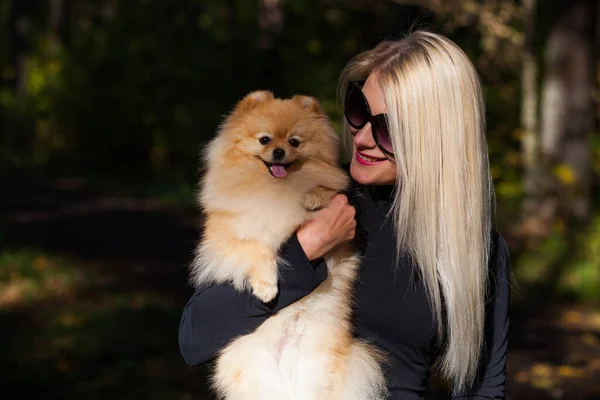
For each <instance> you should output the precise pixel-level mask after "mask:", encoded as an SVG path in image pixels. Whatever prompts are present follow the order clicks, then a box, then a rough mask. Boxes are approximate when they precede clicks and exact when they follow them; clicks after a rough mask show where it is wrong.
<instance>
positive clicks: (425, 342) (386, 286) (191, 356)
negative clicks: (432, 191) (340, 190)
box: [179, 187, 510, 400]
mask: <svg viewBox="0 0 600 400" xmlns="http://www.w3.org/2000/svg"><path fill="white" fill-rule="evenodd" d="M390 193H391V190H390V188H389V187H380V188H379V189H378V190H377V191H376V192H374V191H371V192H370V193H367V191H366V190H362V191H359V190H358V189H353V190H352V191H351V193H350V194H349V199H350V202H351V203H352V204H353V205H354V206H355V207H356V211H357V212H356V219H357V223H358V226H360V227H361V233H363V234H364V236H366V239H367V240H366V241H365V245H364V246H363V248H362V252H363V262H362V266H361V269H360V273H359V278H358V281H357V284H356V297H355V300H356V305H355V323H354V326H355V329H356V334H357V335H358V336H360V337H363V338H367V339H369V340H370V341H372V342H373V343H374V344H375V345H377V346H379V347H380V348H381V349H383V350H384V351H385V352H386V353H387V354H388V356H389V359H390V362H389V365H388V366H387V367H386V377H387V380H388V385H389V389H390V392H391V398H392V399H403V400H404V399H421V398H423V396H424V395H425V391H426V383H427V379H428V377H429V374H430V370H431V366H432V364H433V363H434V361H435V357H436V355H437V346H436V330H435V325H434V317H433V314H432V311H431V308H430V306H429V303H428V301H427V297H426V293H425V290H424V287H423V285H422V283H421V282H420V280H419V279H418V274H417V271H416V267H415V266H414V265H413V264H412V263H411V262H410V261H409V259H408V258H407V257H401V258H400V261H399V263H398V265H397V266H395V265H394V256H395V245H396V244H395V233H394V230H393V223H392V221H391V218H388V217H387V214H386V213H387V212H388V211H389V210H390V207H391V200H390V196H389V195H390ZM492 245H493V250H492V256H491V258H490V269H489V270H490V289H491V290H490V298H489V301H488V302H487V308H486V328H485V344H486V347H485V352H484V354H483V357H482V362H481V367H480V372H479V379H478V385H477V387H475V388H473V389H471V390H468V391H465V392H463V393H459V394H456V395H455V396H454V397H453V398H467V397H468V398H473V399H497V398H504V385H505V376H506V351H507V334H508V308H509V297H510V287H509V279H508V269H509V255H508V250H507V247H506V243H505V242H504V240H503V239H502V238H501V237H500V236H499V235H497V234H494V237H493V243H492ZM281 255H282V258H283V259H285V260H286V261H287V262H288V263H289V264H290V265H291V268H282V269H281V270H280V273H281V279H280V284H279V295H278V297H277V298H276V299H275V300H274V301H273V302H272V303H270V304H268V305H267V304H263V303H262V302H261V301H260V300H258V299H257V298H255V297H254V296H253V295H252V294H250V293H238V292H236V291H235V290H234V289H233V288H232V287H231V286H228V285H218V286H212V287H209V288H206V289H202V290H197V291H196V292H195V293H194V295H193V296H192V298H191V299H190V300H189V302H188V304H187V305H186V307H185V309H184V311H183V317H182V319H181V325H180V329H179V345H180V349H181V354H182V355H183V358H184V360H185V361H186V363H188V364H189V365H198V364H201V363H203V362H206V361H208V360H210V359H212V358H213V357H214V355H215V353H216V352H217V350H218V349H220V348H221V347H223V346H224V345H225V344H227V343H228V342H229V341H230V340H231V339H233V338H235V337H236V336H239V335H243V334H246V333H249V332H252V331H253V330H254V329H255V328H256V327H257V326H258V325H260V324H261V323H262V322H263V321H264V320H265V319H266V318H268V317H269V316H270V315H271V314H272V313H274V312H276V311H278V310H280V309H282V308H284V307H285V306H287V305H289V304H291V303H293V302H295V301H296V300H298V299H300V298H302V297H304V296H306V295H307V294H309V293H310V292H311V291H312V290H314V289H315V288H316V287H317V286H318V285H319V284H320V283H321V282H322V281H323V280H325V278H326V277H327V266H326V265H325V263H324V262H323V261H319V262H317V263H314V262H313V263H310V262H309V260H308V259H307V257H306V255H305V254H304V252H303V250H302V247H301V246H300V243H299V242H298V238H297V237H296V235H293V236H292V237H291V238H290V239H289V240H288V242H287V243H285V244H284V246H283V247H282V249H281Z"/></svg>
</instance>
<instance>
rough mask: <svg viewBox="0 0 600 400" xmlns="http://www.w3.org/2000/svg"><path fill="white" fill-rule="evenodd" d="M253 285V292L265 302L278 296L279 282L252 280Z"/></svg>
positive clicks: (251, 284)
mask: <svg viewBox="0 0 600 400" xmlns="http://www.w3.org/2000/svg"><path fill="white" fill-rule="evenodd" d="M250 286H252V293H254V295H255V296H256V297H258V298H259V299H260V300H261V301H262V302H263V303H268V302H270V301H271V300H273V299H274V298H275V296H277V293H278V291H279V290H278V289H277V282H274V283H272V282H267V281H263V280H252V281H251V282H250Z"/></svg>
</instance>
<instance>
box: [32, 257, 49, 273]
mask: <svg viewBox="0 0 600 400" xmlns="http://www.w3.org/2000/svg"><path fill="white" fill-rule="evenodd" d="M32 264H33V268H35V269H37V270H38V271H43V270H44V269H46V267H47V266H48V264H49V263H48V259H47V258H46V257H43V256H40V257H36V258H35V259H34V260H33V263H32Z"/></svg>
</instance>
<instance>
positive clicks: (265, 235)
mask: <svg viewBox="0 0 600 400" xmlns="http://www.w3.org/2000/svg"><path fill="white" fill-rule="evenodd" d="M265 137H268V139H265ZM274 149H281V150H283V151H284V152H285V155H284V156H283V157H282V158H276V157H275V156H274V154H276V153H279V155H280V156H281V151H277V152H275V153H274ZM274 157H275V158H274ZM204 161H205V167H206V170H205V174H204V176H203V178H202V180H201V186H200V193H199V203H200V207H201V208H202V211H203V212H204V214H205V230H204V233H203V236H202V239H201V240H200V243H199V245H198V248H197V252H196V258H195V260H194V262H193V264H192V268H191V279H192V282H193V283H194V284H195V285H197V286H202V285H210V284H216V283H225V282H226V283H230V284H232V285H233V286H234V287H235V288H236V289H238V290H240V291H244V290H251V291H252V293H254V295H255V296H257V297H258V298H259V299H260V300H262V301H264V302H269V301H271V300H272V299H274V298H275V296H276V295H277V290H278V289H277V281H278V271H277V265H278V261H280V265H283V264H284V263H283V261H282V260H278V250H279V247H280V246H281V245H282V244H283V243H284V242H285V241H286V240H287V239H288V238H289V237H290V236H291V235H292V234H293V232H295V231H296V230H297V229H298V228H299V227H300V225H302V224H303V223H304V222H306V221H307V220H309V219H310V218H311V213H312V212H314V211H315V210H317V209H319V208H321V207H323V206H324V205H326V204H327V203H328V202H329V201H330V200H331V198H332V197H333V196H334V195H335V194H336V193H338V192H340V191H343V190H344V189H345V188H346V186H347V185H348V183H349V180H348V177H347V175H346V174H345V173H344V172H343V171H342V170H341V169H340V168H339V167H338V139H337V136H336V134H335V132H334V131H333V129H332V127H331V125H330V123H329V121H328V119H327V117H326V116H325V114H324V113H323V111H322V110H321V107H320V106H319V103H318V102H317V100H316V99H314V98H312V97H308V96H294V97H293V98H291V99H285V100H282V99H276V98H274V96H273V94H272V93H271V92H267V91H256V92H252V93H250V94H249V95H247V96H246V97H245V98H243V99H242V100H241V101H240V102H239V103H238V104H237V105H236V107H235V109H234V110H233V112H232V113H231V114H230V115H229V116H228V117H227V118H226V119H225V121H224V123H223V124H222V125H221V127H220V130H219V132H218V134H217V136H216V137H215V138H214V139H213V140H212V141H211V142H210V143H209V144H208V146H207V147H206V150H205V152H204ZM325 260H326V262H327V267H328V274H329V275H328V278H327V280H326V281H325V282H323V283H322V284H321V285H320V286H319V287H318V288H317V289H315V290H314V291H313V292H312V293H311V294H309V295H308V296H306V297H304V298H303V299H301V300H299V301H297V302H296V303H294V304H292V305H290V306H288V307H286V308H284V309H283V310H281V311H279V312H278V313H276V314H275V315H273V316H271V317H270V318H268V319H267V320H266V321H265V322H264V323H263V324H262V325H261V326H259V327H258V328H257V329H256V330H255V331H254V332H253V333H251V334H248V335H245V336H241V337H239V338H236V339H235V340H233V341H232V342H231V343H229V344H228V345H227V346H226V347H225V348H224V349H223V350H222V351H220V353H219V354H218V356H217V359H216V365H215V370H214V374H213V375H212V384H213V387H214V389H215V390H216V392H217V394H218V395H219V397H221V398H224V399H228V400H229V399H234V400H238V399H244V400H246V399H248V400H255V399H256V400H259V399H260V400H270V399H273V400H275V399H276V400H285V399H306V400H309V399H315V400H317V399H319V400H323V399H344V400H349V399H356V400H359V399H360V400H367V399H382V398H384V397H385V396H386V389H385V381H384V378H383V373H382V369H381V362H382V360H383V357H382V355H381V353H380V352H379V351H377V350H376V349H375V348H374V347H372V346H371V345H369V344H367V343H365V342H363V341H359V340H357V339H355V338H353V336H352V327H351V323H350V318H351V298H352V288H353V283H354V280H355V278H356V274H357V269H358V267H359V260H358V257H357V256H356V255H355V253H354V251H353V249H352V248H351V246H350V244H348V245H343V246H341V247H340V248H337V249H336V250H335V251H332V252H330V254H327V255H326V256H325Z"/></svg>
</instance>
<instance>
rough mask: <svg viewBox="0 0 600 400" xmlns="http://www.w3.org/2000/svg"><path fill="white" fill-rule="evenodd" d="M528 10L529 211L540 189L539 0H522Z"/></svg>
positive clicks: (525, 145)
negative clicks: (537, 46)
mask: <svg viewBox="0 0 600 400" xmlns="http://www.w3.org/2000/svg"><path fill="white" fill-rule="evenodd" d="M523 9H524V12H525V26H524V36H525V40H524V45H523V62H522V67H521V68H522V69H521V127H522V129H523V139H522V154H523V167H524V170H525V176H524V179H523V186H524V192H525V198H524V201H523V211H524V213H525V215H527V214H529V213H530V212H531V211H533V210H534V209H535V207H536V194H537V193H539V191H540V187H539V168H538V166H539V161H538V160H539V153H540V152H539V130H538V87H537V79H538V68H537V62H536V59H535V50H534V44H533V42H534V34H535V25H536V24H535V19H536V9H537V4H536V0H523Z"/></svg>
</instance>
